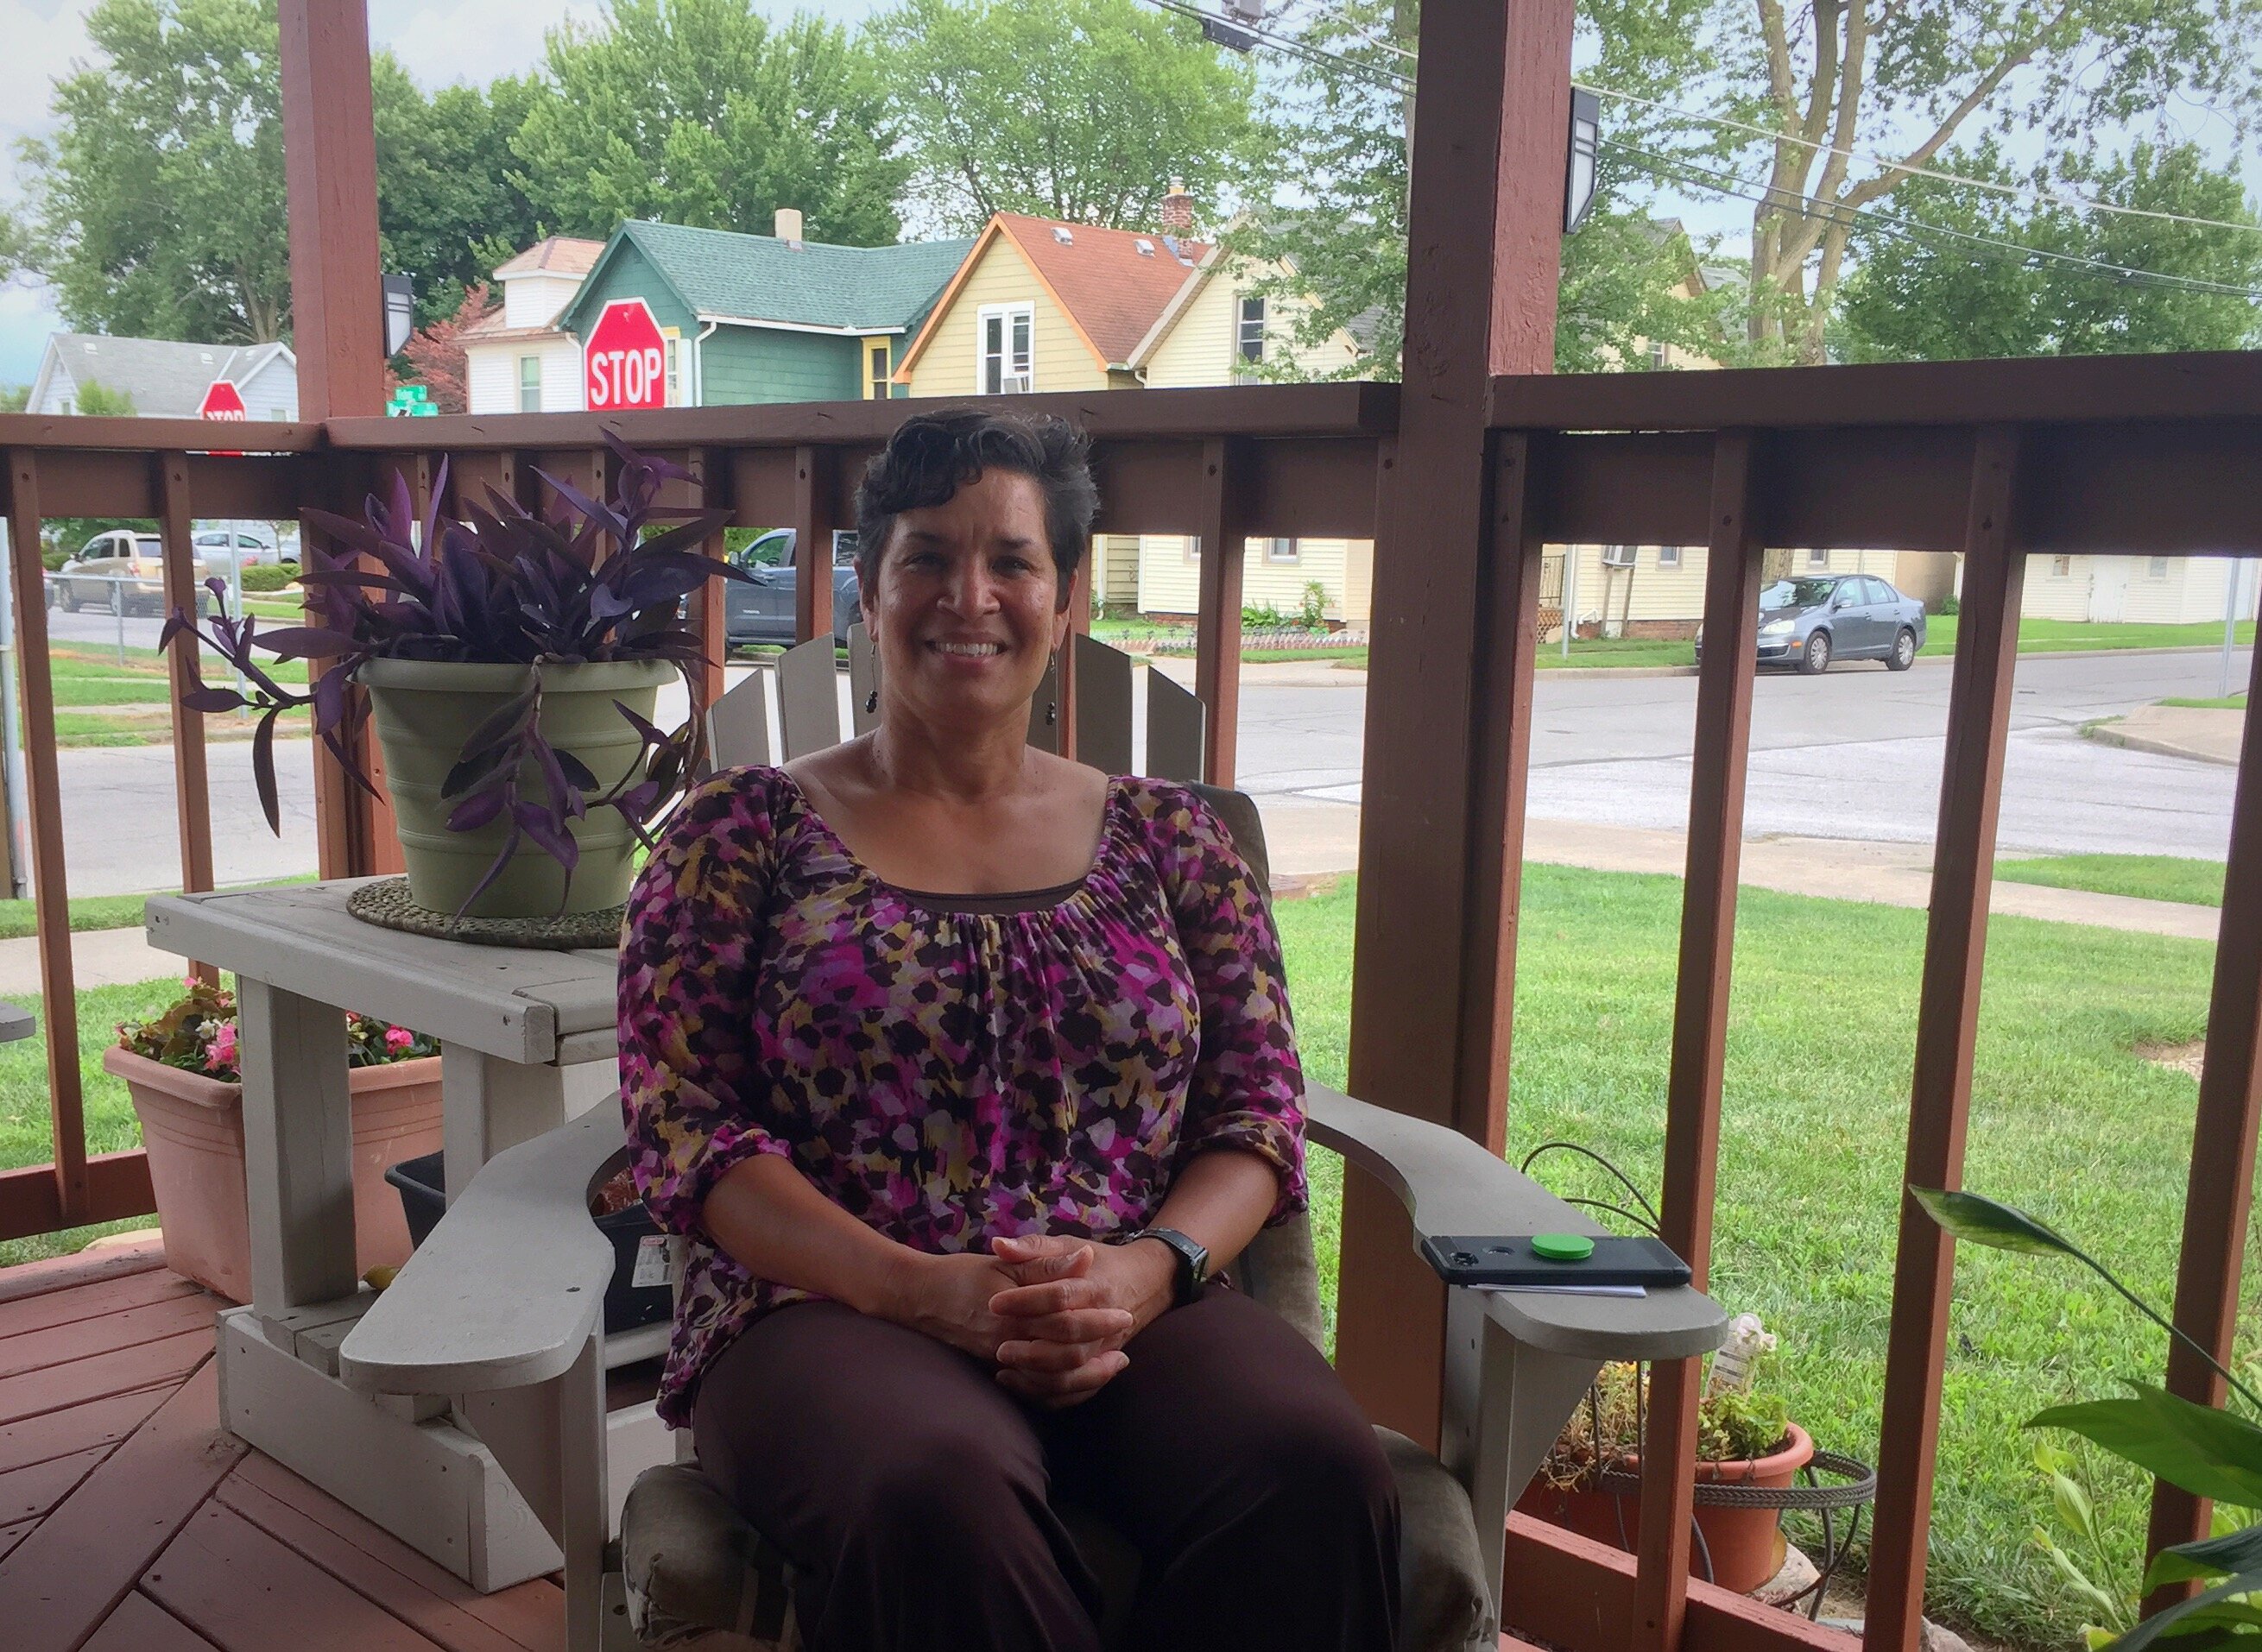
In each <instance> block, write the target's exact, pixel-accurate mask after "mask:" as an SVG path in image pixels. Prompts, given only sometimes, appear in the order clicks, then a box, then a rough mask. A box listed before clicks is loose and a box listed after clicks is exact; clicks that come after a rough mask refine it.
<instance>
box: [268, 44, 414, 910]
mask: <svg viewBox="0 0 2262 1652" xmlns="http://www.w3.org/2000/svg"><path fill="white" fill-rule="evenodd" d="M279 20H280V22H281V25H282V40H281V54H280V57H279V60H278V63H279V67H280V68H281V72H282V80H283V182H284V188H285V194H286V198H287V199H288V201H289V204H290V220H291V316H292V334H293V337H294V339H295V341H296V347H297V354H298V357H299V417H300V418H301V419H304V420H326V419H334V418H340V417H347V416H352V415H357V414H374V413H381V412H383V411H384V408H385V313H384V304H385V300H384V293H383V287H382V284H381V283H380V281H379V280H378V277H379V275H380V273H381V272H380V271H379V269H378V244H377V136H376V129H375V126H374V124H373V121H374V115H373V109H372V105H373V95H372V93H371V88H370V78H369V72H370V71H369V9H368V5H367V4H366V0H281V4H280V7H279ZM324 503H326V504H330V503H333V501H329V500H325V501H324ZM349 508H350V507H349ZM299 532H300V534H301V536H302V537H306V538H308V539H310V540H311V539H312V538H313V536H314V535H313V529H312V528H311V527H310V526H308V525H306V524H303V523H302V524H301V526H300V529H299ZM364 738H365V739H367V743H368V746H369V749H370V750H371V751H374V750H375V747H376V742H375V740H374V739H370V738H368V737H367V736H366V735H365V736H364ZM314 815H315V822H316V826H315V830H316V836H317V838H318V840H319V843H320V845H321V872H322V875H323V876H324V877H326V878H338V877H346V876H349V875H351V874H353V873H360V872H368V871H373V870H375V869H376V868H377V866H378V857H379V854H380V851H379V850H378V844H379V843H380V841H382V842H384V843H385V844H386V845H387V846H388V847H389V845H390V844H391V834H390V833H389V832H385V831H382V830H380V827H381V822H379V821H378V819H377V818H376V817H375V815H374V814H373V812H372V809H371V801H370V798H369V796H368V795H367V794H365V793H364V792H362V791H361V790H359V788H357V787H356V786H352V785H351V784H350V783H349V781H348V780H347V779H346V778H345V776H344V774H343V772H342V771H341V770H340V769H339V767H338V765H337V763H336V762H335V759H333V758H331V757H330V755H329V753H328V751H326V750H325V749H324V748H323V747H322V746H321V743H319V742H317V743H316V744H315V747H314Z"/></svg>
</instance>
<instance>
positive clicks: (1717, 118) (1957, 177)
mask: <svg viewBox="0 0 2262 1652" xmlns="http://www.w3.org/2000/svg"><path fill="white" fill-rule="evenodd" d="M1345 26H1347V27H1351V28H1352V32H1353V33H1354V34H1356V35H1357V36H1358V39H1360V40H1364V41H1365V42H1366V43H1367V44H1368V45H1370V46H1375V47H1381V48H1382V49H1383V50H1385V51H1390V52H1395V53H1397V54H1399V55H1400V56H1401V57H1405V58H1408V59H1412V60H1415V61H1419V60H1418V54H1416V53H1414V52H1409V51H1408V50H1407V49H1406V48H1405V47H1402V46H1400V45H1397V44H1396V43H1395V42H1394V41H1390V40H1383V39H1381V38H1380V37H1379V36H1376V35H1372V34H1366V33H1364V32H1359V31H1358V29H1357V28H1356V26H1355V25H1345ZM1572 84H1573V85H1574V86H1575V87H1577V88H1578V90H1581V91H1587V92H1592V93H1594V94H1595V95H1596V97H1610V98H1614V99H1616V100H1617V101H1618V102H1620V103H1627V104H1639V106H1640V107H1642V108H1644V109H1653V110H1656V111H1659V112H1660V113H1661V114H1668V115H1672V116H1675V117H1676V118H1677V119H1682V120H1691V121H1695V122H1697V123H1698V124H1699V125H1702V126H1718V127H1721V128H1722V129H1724V130H1725V131H1729V132H1741V133H1748V134H1750V135H1751V136H1753V137H1755V138H1764V139H1766V140H1768V141H1769V142H1770V143H1787V144H1790V145H1793V146H1794V147H1798V148H1801V149H1806V150H1809V151H1812V152H1815V153H1819V154H1834V155H1842V156H1843V157H1845V158H1846V159H1847V160H1849V161H1862V162H1868V163H1869V165H1871V166H1877V167H1883V168H1884V169H1886V170H1887V171H1888V172H1896V173H1899V174H1900V175H1902V176H1905V177H1915V178H1932V179H1934V180H1936V181H1937V182H1940V183H1958V184H1963V185H1964V186H1965V187H1967V188H1970V189H1975V190H1992V191H1993V192H1994V193H1996V194H1999V195H2015V196H2027V195H2032V196H2033V197H2034V198H2036V199H2038V200H2042V201H2047V202H2049V204H2050V205H2054V206H2073V207H2078V208H2080V209H2081V210H2082V211H2084V212H2109V213H2112V214H2114V215H2115V216H2117V217H2121V218H2148V219H2153V220H2154V221H2155V222H2158V223H2163V224H2186V225H2189V226H2193V227H2194V228H2199V229H2236V230H2244V231H2245V232H2246V233H2249V234H2262V224H2241V223H2239V222H2237V221H2236V220H2235V219H2223V218H2199V217H2194V215H2192V214H2190V213H2187V212H2158V211H2156V210H2154V209H2152V208H2150V207H2143V206H2122V205H2116V204H2115V203H2114V202H2111V201H2100V200H2096V199H2093V198H2091V197H2089V196H2086V195H2067V194H2061V193H2059V192H2058V191H2057V190H2046V189H2043V188H2042V187H2041V186H2040V185H2038V184H2031V183H2001V182H1999V181H1998V180H1996V179H1993V178H1974V177H1967V176H1964V175H1963V174H1962V173H1960V172H1947V171H1942V170H1941V169H1939V168H1937V167H1926V166H1914V165H1912V164H1910V163H1908V162H1902V161H1894V160H1891V159H1889V158H1887V157H1886V156H1884V155H1880V154H1873V153H1871V152H1869V151H1867V150H1862V149H1847V148H1841V147H1839V146H1838V145H1836V144H1832V143H1824V142H1822V141H1820V140H1818V139H1813V138H1798V137H1793V136H1792V135H1790V133H1783V132H1775V131H1771V130H1770V129H1769V128H1768V127H1765V126H1757V125H1754V123H1753V122H1751V121H1748V120H1738V119H1734V118H1733V116H1728V115H1715V114H1708V113H1704V112H1703V111H1698V110H1694V109H1683V108H1682V107H1681V106H1680V105H1679V104H1668V103H1664V102H1662V101H1660V100H1659V99H1657V98H1654V97H1641V96H1639V94H1637V93H1634V92H1628V91H1620V90H1617V88H1616V87H1611V86H1591V85H1588V84H1587V83H1584V82H1582V81H1574V82H1573V83H1572Z"/></svg>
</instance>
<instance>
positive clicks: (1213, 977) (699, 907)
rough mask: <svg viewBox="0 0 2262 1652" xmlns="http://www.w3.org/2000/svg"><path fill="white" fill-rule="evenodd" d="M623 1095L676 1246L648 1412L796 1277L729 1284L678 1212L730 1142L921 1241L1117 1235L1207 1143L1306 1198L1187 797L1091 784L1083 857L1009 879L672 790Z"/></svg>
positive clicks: (1139, 1221)
mask: <svg viewBox="0 0 2262 1652" xmlns="http://www.w3.org/2000/svg"><path fill="white" fill-rule="evenodd" d="M620 1044H621V1104H622V1109H623V1112H624V1113H625V1115H626V1119H627V1126H628V1136H629V1151H630V1167H631V1169H632V1171H633V1173H634V1177H635V1181H636V1183H637V1187H638V1190H639V1191H640V1192H641V1193H642V1194H643V1196H644V1198H645V1203H646V1204H647V1205H648V1206H649V1207H650V1208H651V1210H652V1214H653V1216H654V1217H656V1218H657V1219H658V1221H659V1225H661V1226H662V1227H663V1228H665V1229H666V1230H668V1231H669V1232H675V1233H681V1234H684V1235H687V1236H688V1238H689V1239H690V1240H691V1244H690V1247H689V1253H688V1258H687V1261H686V1266H685V1271H684V1275H683V1282H682V1287H681V1296H680V1297H679V1300H678V1304H677V1311H676V1318H675V1329H674V1337H673V1339H672V1341H671V1344H670V1347H669V1349H668V1355H667V1363H666V1371H665V1372H664V1374H663V1375H662V1378H661V1383H660V1390H659V1412H660V1415H661V1416H662V1417H663V1418H664V1419H666V1420H667V1421H668V1422H670V1423H671V1424H674V1425H676V1426H683V1425H685V1424H687V1423H688V1421H689V1419H690V1414H691V1405H692V1399H693V1396H694V1394H695V1391H696V1389H697V1385H698V1382H699V1378H700V1375H701V1373H702V1372H703V1371H704V1370H705V1369H706V1368H707V1366H708V1365H709V1364H710V1362H711V1361H713V1360H714V1359H715V1357H716V1356H717V1354H720V1353H721V1352H722V1351H723V1349H724V1347H726V1346H727V1345H728V1344H729V1342H730V1340H731V1338H733V1337H734V1336H736V1335H737V1334H738V1332H741V1331H743V1330H744V1329H745V1328H746V1326H747V1325H750V1324H752V1323H753V1321H754V1320H755V1319H756V1318H760V1316H761V1315H763V1314H764V1313H767V1312H768V1311H770V1310H772V1309H774V1308H777V1307H780V1306H782V1305H784V1304H788V1303H791V1302H798V1301H805V1300H808V1299H809V1298H810V1292H807V1291H803V1290H797V1289H790V1288H789V1287H787V1286H783V1285H780V1284H776V1283H774V1282H771V1281H768V1280H764V1279H758V1278H755V1277H753V1276H752V1275H749V1274H748V1273H747V1272H746V1270H745V1269H743V1268H740V1267H739V1266H738V1264H737V1263H736V1262H735V1261H732V1260H731V1258H730V1257H729V1256H727V1255H725V1254H724V1253H722V1252H721V1251H720V1250H719V1249H717V1247H716V1246H714V1245H713V1244H712V1243H710V1241H709V1240H708V1239H707V1238H706V1237H705V1234H704V1232H703V1231H702V1228H701V1226H700V1210H701V1207H702V1204H703V1203H704V1202H705V1200H706V1197H707V1196H708V1194H709V1193H710V1191H712V1190H713V1189H714V1187H715V1184H716V1183H717V1182H718V1181H720V1180H721V1179H722V1177H723V1175H724V1173H725V1172H727V1171H728V1170H729V1169H730V1168H731V1167H732V1166H734V1165H736V1164H738V1162H739V1161H740V1160H745V1159H747V1158H750V1157H751V1156H753V1154H755V1153H779V1154H782V1155H784V1156H786V1157H788V1158H789V1159H790V1160H792V1161H793V1163H794V1164H795V1165H796V1166H797V1167H799V1168H800V1169H801V1170H802V1172H803V1174H806V1175H807V1176H808V1177H809V1178H810V1181H811V1182H814V1183H815V1184H816V1186H817V1187H818V1189H820V1190H821V1191H822V1192H823V1193H824V1194H825V1196H827V1197H828V1198H830V1199H832V1201H833V1202H834V1203H836V1204H839V1206H841V1208H843V1209H844V1210H848V1211H851V1212H853V1213H854V1215H856V1216H858V1217H861V1218H862V1219H863V1220H864V1221H865V1222H867V1223H868V1224H870V1225H872V1226H873V1227H875V1228H876V1229H878V1230H879V1231H880V1232H882V1233H885V1234H886V1235H887V1236H888V1237H889V1238H890V1239H895V1240H897V1242H899V1243H901V1244H904V1245H906V1246H911V1247H912V1248H914V1249H917V1250H922V1251H927V1252H931V1253H951V1252H961V1251H984V1252H986V1251H987V1250H988V1248H989V1244H990V1241H991V1239H993V1238H995V1237H997V1236H998V1235H1001V1234H1013V1235H1019V1234H1034V1233H1069V1234H1074V1235H1077V1236H1078V1237H1083V1238H1091V1239H1106V1238H1107V1237H1108V1236H1110V1235H1112V1234H1117V1233H1122V1232H1132V1231H1135V1230H1136V1229H1137V1228H1139V1227H1141V1226H1142V1225H1145V1224H1146V1223H1147V1222H1148V1221H1149V1218H1151V1217H1153V1215H1154V1213H1155V1212H1156V1210H1157V1209H1158V1208H1159V1207H1160V1206H1161V1204H1162V1203H1163V1196H1164V1195H1165V1194H1166V1193H1168V1191H1169V1190H1170V1187H1171V1178H1172V1176H1173V1174H1175V1173H1176V1171H1177V1169H1178V1167H1180V1166H1182V1165H1184V1164H1185V1162H1186V1160H1187V1159H1188V1158H1189V1157H1191V1156H1192V1154H1194V1153H1199V1152H1201V1151H1202V1150H1204V1149H1206V1148H1209V1147H1214V1146H1233V1147H1239V1148H1244V1149H1246V1150H1248V1151H1250V1152H1252V1153H1257V1154H1259V1155H1261V1156H1262V1157H1264V1159H1266V1160H1270V1161H1271V1164H1272V1165H1273V1167H1275V1169H1276V1170H1277V1171H1278V1173H1279V1180H1280V1192H1279V1200H1278V1201H1277V1203H1275V1204H1274V1206H1273V1209H1272V1211H1271V1216H1270V1217H1269V1218H1268V1223H1271V1222H1279V1221H1282V1220H1285V1219H1286V1217H1289V1216H1290V1215H1291V1214H1293V1212H1295V1211H1297V1210H1302V1209H1303V1208H1304V1204H1305V1198H1306V1193H1305V1184H1304V1155H1303V1136H1304V1115H1303V1109H1302V1105H1301V1103H1302V1096H1303V1077H1302V1073H1301V1070H1300V1067H1299V1065H1298V1062H1297V1058H1296V1046H1295V1039H1294V1034H1293V1027H1292V1025H1291V1024H1290V1019H1289V1011H1288V998H1287V993H1286V987H1285V984H1284V982H1283V980H1282V971H1281V962H1280V945H1279V937H1278V936H1277V935H1276V933H1275V932H1274V930H1273V927H1272V922H1271V916H1270V915H1269V914H1268V913H1267V911H1266V910H1265V907H1264V901H1263V900H1262V899H1261V898H1260V897H1259V894H1258V892H1257V887H1256V886H1255V883H1254V880H1253V879H1252V878H1251V876H1250V871H1249V868H1248V866H1247V864H1246V863H1245V862H1243V859H1242V858H1241V857H1240V856H1239V855H1238V854H1237V853H1236V852H1235V850H1234V848H1233V844H1232V840H1231V838H1230V837H1228V835H1227V832H1226V830H1225V828H1224V827H1223V826H1222V825H1221V823H1220V822H1219V821H1218V819H1217V817H1216V816H1215V815H1214V814H1212V813H1211V812H1210V810H1209V809H1208V808H1207V807H1206V806H1205V805H1204V804H1203V803H1202V802H1201V801H1200V800H1199V798H1197V797H1196V796H1195V795H1194V794H1192V793H1191V792H1189V791H1187V790H1186V789H1185V788H1184V787H1182V786H1174V785H1170V784H1167V783H1165V782H1163V781H1159V780H1149V779H1129V778H1118V779H1113V780H1111V781H1110V782H1109V783H1108V794H1107V804H1106V820H1105V822H1104V824H1103V826H1102V829H1101V832H1100V841H1099V852H1098V854H1097V856H1096V857H1095V858H1094V860H1093V864H1092V866H1091V871H1090V872H1088V873H1086V874H1085V875H1084V877H1083V878H1081V879H1079V880H1077V881H1076V882H1075V883H1072V884H1068V885H1065V886H1063V887H1059V888H1056V889H1046V890H1038V891H1033V892H1030V893H1028V894H1020V895H1014V896H996V895H991V896H980V895H937V894H920V893H918V892H916V891H912V890H906V889H900V888H897V887H894V886H893V885H890V884H889V883H886V882H883V881H882V880H880V879H879V878H877V877H875V876H874V875H873V874H872V873H870V872H869V871H868V870H867V869H866V868H865V867H864V866H862V865H861V863H860V862H858V861H857V860H856V859H855V858H854V857H853V856H852V855H851V854H850V853H849V852H848V851H847V849H846V846H845V845H844V844H842V843H841V841H840V839H839V838H838V837H835V836H834V835H833V833H832V829H831V828H830V827H828V826H827V825H826V824H825V822H824V820H823V819H822V818H821V817H820V816H819V815H818V814H817V812H816V810H815V809H813V808H811V807H810V802H809V800H808V799H807V797H805V796H804V795H803V793H802V791H801V788H800V786H798V785H797V784H796V782H795V781H794V780H793V779H792V778H791V777H790V776H789V775H787V774H786V773H784V772H782V770H778V769H768V768H756V769H739V770H734V771H732V772H729V773H726V774H723V775H720V776H718V777H717V778H716V779H714V780H712V781H710V782H709V783H708V784H707V785H706V786H702V787H701V788H700V789H699V790H697V791H695V792H694V793H693V794H691V795H690V797H689V798H688V799H687V800H686V801H685V802H684V804H683V807H682V808H681V810H679V811H678V813H677V814H676V815H675V816H674V819H673V820H672V821H671V822H670V823H669V825H668V827H667V830H666V833H665V834H664V835H663V837H662V838H661V840H660V843H659V848H658V850H657V851H656V852H655V853H654V854H653V856H652V859H651V861H650V863H649V864H648V865H647V866H645V870H644V872H643V874H642V875H641V876H640V877H639V878H638V880H637V885H636V888H635V892H634V893H633V894H631V895H630V900H629V907H628V916H627V920H626V923H625V926H624V932H623V945H622V951H621V976H620Z"/></svg>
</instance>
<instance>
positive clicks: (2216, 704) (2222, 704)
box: [2160, 694, 2246, 711]
mask: <svg viewBox="0 0 2262 1652" xmlns="http://www.w3.org/2000/svg"><path fill="white" fill-rule="evenodd" d="M2160 704H2162V705H2163V706H2194V707H2198V708H2199V709H2201V710H2202V711H2244V710H2245V709H2246V696H2245V695H2244V694H2225V695H2222V696H2221V697H2219V698H2217V699H2215V700H2179V699H2177V698H2175V697H2173V696H2171V697H2170V698H2168V699H2166V700H2162V701H2160Z"/></svg>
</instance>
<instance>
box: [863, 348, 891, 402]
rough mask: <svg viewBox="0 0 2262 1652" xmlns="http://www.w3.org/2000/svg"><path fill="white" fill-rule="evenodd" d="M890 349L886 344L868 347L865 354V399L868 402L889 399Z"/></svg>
mask: <svg viewBox="0 0 2262 1652" xmlns="http://www.w3.org/2000/svg"><path fill="white" fill-rule="evenodd" d="M888 378H889V373H888V347H887V345H886V344H884V343H880V344H873V345H869V346H867V347H866V348H865V352H864V398H865V399H866V400H867V401H885V400H887V399H888V394H889V391H888Z"/></svg>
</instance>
